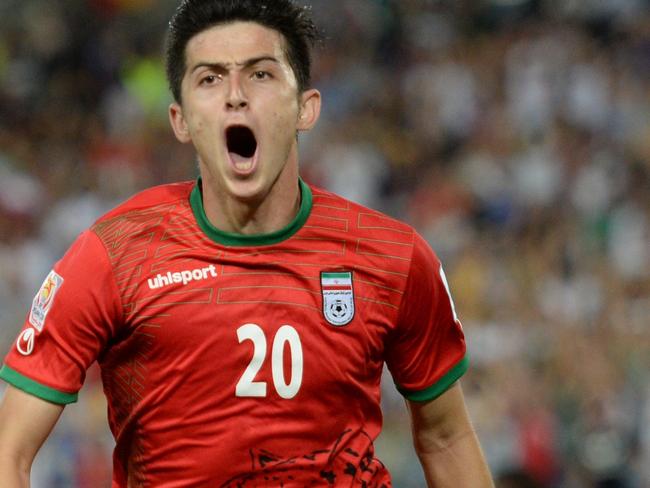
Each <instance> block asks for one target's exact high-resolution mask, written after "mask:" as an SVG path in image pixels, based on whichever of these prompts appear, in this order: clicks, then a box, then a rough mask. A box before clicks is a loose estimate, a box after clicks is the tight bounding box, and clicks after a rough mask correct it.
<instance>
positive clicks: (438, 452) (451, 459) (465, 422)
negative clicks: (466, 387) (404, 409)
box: [407, 383, 494, 488]
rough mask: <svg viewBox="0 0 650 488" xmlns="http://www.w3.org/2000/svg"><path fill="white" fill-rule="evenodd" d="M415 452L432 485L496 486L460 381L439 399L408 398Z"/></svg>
mask: <svg viewBox="0 0 650 488" xmlns="http://www.w3.org/2000/svg"><path fill="white" fill-rule="evenodd" d="M407 406H408V410H409V414H410V416H411V427H412V432H413V442H414V446H415V452H416V453H417V455H418V458H419V459H420V463H421V464H422V469H423V471H424V476H425V479H426V481H427V486H428V487H429V488H434V487H435V488H454V487H457V488H493V487H494V483H493V481H492V477H491V475H490V470H489V468H488V465H487V463H486V462H485V458H484V456H483V452H482V451H481V447H480V444H479V441H478V438H477V437H476V433H475V432H474V428H473V427H472V423H471V421H470V418H469V414H468V412H467V408H466V406H465V400H464V397H463V392H462V389H461V387H460V383H456V384H455V385H454V386H452V387H451V388H450V389H449V390H447V391H446V392H445V393H443V394H442V395H441V396H439V397H438V398H436V399H435V400H431V401H428V402H411V401H408V402H407Z"/></svg>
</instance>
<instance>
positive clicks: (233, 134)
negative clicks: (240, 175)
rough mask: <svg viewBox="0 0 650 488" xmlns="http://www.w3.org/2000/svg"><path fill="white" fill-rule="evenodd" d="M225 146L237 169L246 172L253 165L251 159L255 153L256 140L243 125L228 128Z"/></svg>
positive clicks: (250, 131) (251, 132)
mask: <svg viewBox="0 0 650 488" xmlns="http://www.w3.org/2000/svg"><path fill="white" fill-rule="evenodd" d="M226 146H227V147H228V153H229V154H230V158H231V159H232V161H233V163H234V164H235V166H236V167H237V169H240V170H246V169H249V168H250V167H251V166H252V165H253V161H252V158H253V156H254V155H255V152H256V151H257V139H255V134H253V131H252V130H250V129H249V128H248V127H246V126H243V125H233V126H232V127H228V129H226Z"/></svg>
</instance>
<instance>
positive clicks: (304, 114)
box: [297, 88, 321, 131]
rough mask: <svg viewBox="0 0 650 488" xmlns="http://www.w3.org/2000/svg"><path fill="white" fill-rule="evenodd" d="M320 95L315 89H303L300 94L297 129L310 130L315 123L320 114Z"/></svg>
mask: <svg viewBox="0 0 650 488" xmlns="http://www.w3.org/2000/svg"><path fill="white" fill-rule="evenodd" d="M320 107H321V96H320V92H319V91H318V90H316V89H313V88H312V89H310V90H305V91H304V92H303V93H302V95H300V114H299V115H298V126H297V129H298V130H301V131H306V130H310V129H311V128H312V127H314V126H315V125H316V122H317V121H318V117H319V116H320Z"/></svg>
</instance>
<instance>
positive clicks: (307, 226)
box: [0, 181, 467, 487]
mask: <svg viewBox="0 0 650 488" xmlns="http://www.w3.org/2000/svg"><path fill="white" fill-rule="evenodd" d="M300 187H301V193H302V203H301V208H300V211H299V213H298V215H297V216H296V218H295V219H294V220H293V222H291V223H290V224H289V225H288V226H287V227H286V228H285V229H282V230H281V231H279V232H275V233H272V234H268V235H259V236H244V235H237V234H229V233H225V232H222V231H219V230H217V229H216V228H214V227H213V226H212V225H211V224H210V222H209V221H208V219H207V218H206V215H205V212H204V209H203V206H202V195H201V189H200V183H199V184H195V183H192V182H188V183H180V184H174V185H165V186H161V187H157V188H153V189H150V190H147V191H145V192H142V193H140V194H139V195H136V196H135V197H133V198H132V199H131V200H129V201H127V202H126V203H125V204H123V205H121V206H120V207H118V208H117V209H115V210H113V211H112V212H110V213H109V214H107V215H106V216H104V217H102V218H101V219H100V220H99V221H98V222H97V223H96V224H95V225H94V226H93V227H92V228H91V229H89V230H88V231H86V232H84V233H83V234H82V235H81V236H80V237H79V238H78V239H77V241H76V242H75V243H74V244H73V245H72V246H71V248H70V249H69V251H68V252H67V253H66V255H65V256H64V257H63V258H62V259H61V260H60V261H59V262H58V263H56V265H55V266H54V269H53V271H52V272H51V273H50V275H49V276H48V277H47V279H46V280H45V283H44V284H43V287H42V288H41V290H40V291H39V292H38V294H37V295H36V297H35V298H34V302H33V305H32V309H31V312H30V314H29V316H28V318H27V320H26V322H25V325H24V328H23V331H22V332H21V334H20V335H19V337H18V340H17V341H16V343H15V345H14V346H13V347H12V349H11V351H10V352H9V354H8V355H7V357H6V360H5V365H4V366H3V369H2V370H1V371H0V376H1V377H2V378H4V379H5V380H6V381H8V382H9V383H11V384H12V385H14V386H16V387H18V388H21V389H23V390H25V391H27V392H29V393H31V394H33V395H36V396H39V397H41V398H43V399H45V400H48V401H51V402H56V403H62V404H64V403H69V402H72V401H75V400H76V397H77V392H78V391H79V389H80V388H81V386H82V383H83V381H84V375H85V371H86V370H87V368H88V367H89V366H90V365H91V364H92V363H93V361H95V360H97V361H98V362H99V365H100V367H101V372H102V381H103V385H104V391H105V393H106V397H107V399H108V406H109V412H108V416H109V423H110V428H111V430H112V432H113V435H114V436H115V440H116V447H115V451H114V456H113V457H114V459H113V461H114V474H113V480H114V481H113V486H114V487H126V486H129V487H131V486H147V487H148V486H165V487H185V486H197V487H199V486H206V487H207V486H210V487H263V486H264V487H266V486H284V487H303V486H337V487H361V486H364V487H382V486H383V487H388V486H391V484H390V483H391V482H390V476H389V474H388V472H387V470H386V469H385V467H384V466H383V464H382V463H381V462H380V461H379V460H377V459H376V458H375V456H374V451H373V441H374V439H375V438H376V437H377V435H378V434H379V431H380V429H381V423H382V416H381V411H380V386H379V383H380V378H381V373H382V367H383V365H384V363H386V364H387V365H388V367H389V369H390V371H391V373H392V375H393V378H394V380H395V383H396V385H397V388H398V389H399V390H400V392H401V393H402V394H403V395H404V396H405V397H406V398H409V399H412V400H427V399H431V398H435V397H436V396H438V395H440V394H441V393H443V392H444V391H445V390H446V389H448V388H449V387H450V386H451V385H452V384H453V383H454V382H455V381H456V380H457V379H458V378H459V377H460V376H461V375H462V374H463V373H464V372H465V370H466V368H467V359H466V355H465V342H464V338H463V333H462V329H461V326H460V323H459V322H458V320H457V318H456V314H455V312H454V309H453V302H452V301H451V297H450V295H449V292H448V288H447V285H446V280H445V278H444V273H443V272H442V268H441V266H440V263H439V261H438V259H437V258H436V256H435V255H434V253H433V252H432V251H431V249H430V248H429V247H428V245H427V244H426V243H425V242H424V241H423V239H422V238H421V237H420V236H419V235H418V234H417V233H416V232H415V231H414V230H413V229H412V228H410V227H409V226H407V225H406V224H403V223H400V222H398V221H395V220H393V219H391V218H388V217H386V216H384V215H382V214H380V213H378V212H375V211H372V210H369V209H367V208H364V207H362V206H360V205H357V204H355V203H352V202H349V201H347V200H345V199H343V198H340V197H338V196H336V195H333V194H331V193H328V192H326V191H323V190H320V189H316V188H310V187H309V186H308V185H306V184H305V183H303V182H302V181H300Z"/></svg>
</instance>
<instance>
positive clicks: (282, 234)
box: [190, 178, 313, 247]
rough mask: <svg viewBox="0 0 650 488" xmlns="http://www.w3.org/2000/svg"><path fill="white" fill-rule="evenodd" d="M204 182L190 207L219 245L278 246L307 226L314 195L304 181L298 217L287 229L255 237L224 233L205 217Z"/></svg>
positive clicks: (195, 187)
mask: <svg viewBox="0 0 650 488" xmlns="http://www.w3.org/2000/svg"><path fill="white" fill-rule="evenodd" d="M202 184H203V182H202V181H201V178H199V179H198V180H197V182H196V185H194V189H193V190H192V193H191V194H190V205H191V206H192V211H193V212H194V217H195V218H196V221H197V223H198V224H199V227H201V230H203V232H204V233H205V235H207V236H208V237H209V238H210V239H211V240H213V241H214V242H216V243H217V244H222V245H224V246H237V247H243V246H269V245H271V244H277V243H278V242H282V241H284V240H287V239H289V238H290V237H291V236H292V235H294V234H295V233H296V232H298V231H299V230H300V228H301V227H302V226H303V225H304V224H305V222H306V221H307V218H308V217H309V214H310V213H311V207H312V202H313V198H312V194H311V189H310V188H309V186H308V185H307V184H306V183H305V182H304V181H302V179H299V180H298V184H299V186H300V193H301V195H302V198H301V200H300V210H299V211H298V214H297V215H296V217H295V218H294V219H293V220H292V221H291V222H290V223H289V225H287V226H286V227H285V228H283V229H280V230H278V231H275V232H271V233H270V234H255V235H244V234H235V233H232V232H224V231H222V230H219V229H217V228H216V227H215V226H214V225H212V223H211V222H210V221H209V220H208V217H207V216H206V215H205V209H204V208H203V195H202V192H201V187H202Z"/></svg>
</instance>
